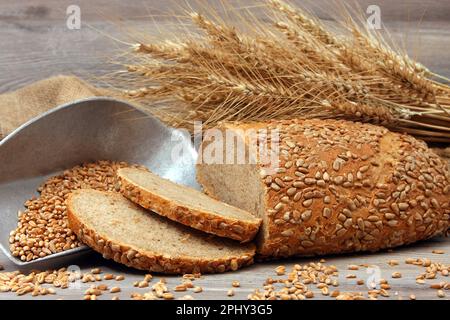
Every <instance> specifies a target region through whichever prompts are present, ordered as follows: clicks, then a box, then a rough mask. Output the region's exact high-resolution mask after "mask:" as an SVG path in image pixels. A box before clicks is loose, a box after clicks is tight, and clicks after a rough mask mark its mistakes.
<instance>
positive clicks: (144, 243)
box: [67, 189, 255, 274]
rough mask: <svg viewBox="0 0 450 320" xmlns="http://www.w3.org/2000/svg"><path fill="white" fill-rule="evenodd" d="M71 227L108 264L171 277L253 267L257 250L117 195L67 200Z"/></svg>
mask: <svg viewBox="0 0 450 320" xmlns="http://www.w3.org/2000/svg"><path fill="white" fill-rule="evenodd" d="M67 211H68V219H69V226H70V228H71V229H72V230H73V231H74V232H75V234H76V235H77V236H78V238H79V239H80V240H81V241H83V242H84V243H85V244H87V245H88V246H90V247H91V248H93V249H94V250H95V251H97V252H99V253H101V254H103V257H104V258H106V259H113V260H114V261H116V262H119V263H122V264H125V265H127V266H130V267H133V268H137V269H141V270H148V271H154V272H163V273H171V274H184V273H198V272H199V273H215V272H224V271H228V270H236V269H238V268H240V267H243V266H247V265H250V264H252V263H253V256H254V254H255V247H254V245H253V244H239V243H237V242H235V241H232V240H227V239H223V238H218V237H214V236H211V235H207V234H205V233H202V232H198V231H196V230H193V229H190V228H187V227H185V226H183V225H181V224H178V223H176V222H173V221H170V220H168V219H165V218H163V217H160V216H159V215H157V214H154V213H151V212H148V211H146V210H144V209H143V208H141V207H139V206H137V205H136V204H134V203H132V202H131V201H129V200H127V199H126V198H124V197H123V196H122V195H121V194H119V193H110V192H102V191H95V190H88V189H83V190H78V191H75V192H74V193H72V194H71V195H70V196H69V198H68V199H67Z"/></svg>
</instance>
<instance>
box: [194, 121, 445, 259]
mask: <svg viewBox="0 0 450 320" xmlns="http://www.w3.org/2000/svg"><path fill="white" fill-rule="evenodd" d="M220 129H221V130H222V131H223V132H225V130H231V132H234V133H235V134H236V135H237V136H238V137H240V139H242V140H243V141H244V142H245V143H246V144H247V146H248V145H249V144H251V143H253V142H251V140H250V139H249V134H248V132H249V129H253V130H259V129H265V130H267V132H268V134H269V133H270V132H274V130H275V129H277V130H278V132H279V139H280V144H279V147H280V153H279V162H277V164H276V166H275V170H274V171H271V170H269V167H268V164H262V163H260V161H259V162H258V161H257V163H256V164H251V163H248V164H211V163H209V164H208V163H206V161H205V159H204V158H205V157H202V152H203V151H204V150H205V149H207V148H206V147H207V146H208V145H209V144H210V143H211V141H209V140H207V139H206V140H204V142H203V143H202V147H201V150H200V156H201V163H199V164H198V166H197V178H198V181H199V183H200V184H201V185H202V186H203V188H204V191H205V192H206V193H207V194H209V195H211V196H213V197H216V198H218V199H221V200H222V201H224V202H227V203H229V204H231V205H234V206H237V207H239V208H243V209H245V210H247V211H249V212H253V213H254V214H255V215H256V216H258V217H261V218H262V219H263V224H262V227H261V230H260V232H259V234H258V236H257V252H258V253H259V254H260V255H261V256H262V257H287V256H293V255H317V254H330V253H343V252H357V251H376V250H380V249H383V248H392V247H396V246H400V245H405V244H408V243H412V242H415V241H418V240H422V239H427V238H430V237H433V236H435V235H438V234H441V233H443V232H445V231H446V230H447V228H448V227H449V221H450V220H449V217H450V175H449V171H448V168H447V165H446V163H444V161H443V160H442V159H441V158H440V157H438V156H437V155H436V154H435V153H434V152H432V151H431V150H430V149H428V148H427V146H426V145H425V143H423V142H420V141H418V140H416V139H414V138H413V137H411V136H409V135H404V134H398V133H393V132H390V131H389V130H387V129H385V128H383V127H378V126H374V125H369V124H361V123H353V122H347V121H340V120H317V119H315V120H286V121H273V122H270V123H254V124H239V123H227V124H223V125H222V126H221V128H220ZM250 132H251V131H250ZM224 136H225V134H224ZM236 145H237V144H236ZM269 147H270V144H269ZM202 162H203V163H202Z"/></svg>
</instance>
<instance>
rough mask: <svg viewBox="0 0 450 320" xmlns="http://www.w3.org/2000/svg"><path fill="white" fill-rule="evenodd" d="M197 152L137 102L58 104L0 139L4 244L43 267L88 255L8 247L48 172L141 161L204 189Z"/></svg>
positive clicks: (78, 250) (1, 240)
mask: <svg viewBox="0 0 450 320" xmlns="http://www.w3.org/2000/svg"><path fill="white" fill-rule="evenodd" d="M196 158H197V153H196V151H195V148H194V146H193V144H192V142H191V139H190V136H189V135H188V134H184V133H183V132H182V131H179V130H176V129H173V128H169V127H167V126H165V125H164V124H162V123H161V122H160V121H158V120H157V119H155V118H154V117H152V116H150V115H148V114H146V113H144V112H143V111H140V110H138V109H136V108H135V107H133V106H132V105H130V104H128V103H125V102H122V101H118V100H114V99H111V98H90V99H84V100H80V101H76V102H73V103H69V104H66V105H62V106H60V107H57V108H56V109H53V110H51V111H49V112H47V113H45V114H43V115H41V116H39V117H38V118H35V119H33V120H31V121H29V122H28V123H26V124H24V125H22V126H21V127H20V128H18V129H17V130H15V131H14V132H13V133H11V134H10V135H9V136H7V137H6V138H5V139H4V140H2V141H1V142H0V248H1V249H2V250H3V251H4V253H5V254H6V255H7V256H8V257H9V258H10V259H11V260H12V261H13V262H14V263H15V264H17V265H19V266H23V267H33V268H38V267H39V268H42V267H44V266H46V265H49V264H50V263H51V264H63V263H66V262H67V260H68V259H69V258H70V259H72V258H74V257H75V256H78V255H80V254H84V253H85V252H87V251H89V250H90V249H89V248H88V247H86V246H83V247H79V248H75V249H71V250H67V251H63V252H60V253H56V254H53V255H49V256H47V257H44V258H40V259H37V260H33V261H30V262H23V261H21V260H20V259H18V258H16V257H13V256H12V255H11V253H10V250H9V234H10V231H11V230H14V229H15V228H16V226H17V221H18V217H17V213H18V211H19V210H22V211H23V210H24V202H25V201H26V200H27V199H30V198H31V197H32V196H33V195H37V191H36V189H37V188H38V187H39V185H40V184H42V183H43V182H44V181H45V180H46V179H47V178H48V177H50V176H53V175H57V174H58V173H60V172H61V171H63V170H65V169H69V168H71V167H73V166H76V165H78V164H81V163H83V162H91V161H96V160H114V161H126V162H128V163H130V164H141V165H144V166H146V167H148V168H150V169H151V170H152V171H153V172H155V173H156V174H158V175H160V176H162V177H164V178H167V179H170V180H172V181H174V182H178V183H181V184H185V185H188V186H191V187H194V188H197V189H199V186H198V184H197V183H196V180H195V161H196Z"/></svg>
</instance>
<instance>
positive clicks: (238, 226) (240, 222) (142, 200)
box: [118, 168, 261, 242]
mask: <svg viewBox="0 0 450 320" xmlns="http://www.w3.org/2000/svg"><path fill="white" fill-rule="evenodd" d="M118 176H119V179H120V184H121V187H120V191H121V192H122V194H123V195H124V196H125V197H127V198H128V199H130V200H131V201H133V202H134V203H137V204H139V205H141V206H142V207H144V208H146V209H150V210H152V211H154V212H156V213H158V214H160V215H162V216H165V217H167V218H169V219H172V220H174V221H177V222H180V223H182V224H184V225H187V226H190V227H192V228H195V229H198V230H201V231H204V232H208V233H212V234H215V235H218V236H222V237H227V238H231V239H234V240H239V241H241V242H247V241H250V240H252V239H253V238H254V237H255V235H256V233H257V232H258V229H259V226H260V224H261V219H259V218H256V217H254V216H253V215H252V214H251V213H249V212H247V211H244V210H242V209H239V208H236V207H233V206H231V205H228V204H226V203H223V202H220V201H217V200H215V199H213V198H210V197H208V196H207V195H205V194H203V193H202V192H200V191H197V190H195V189H192V188H188V187H185V186H182V185H179V184H176V183H173V182H171V181H169V180H166V179H163V178H161V177H159V176H157V175H155V174H153V173H151V172H150V171H147V170H143V169H137V168H127V169H125V168H124V169H123V170H119V171H118Z"/></svg>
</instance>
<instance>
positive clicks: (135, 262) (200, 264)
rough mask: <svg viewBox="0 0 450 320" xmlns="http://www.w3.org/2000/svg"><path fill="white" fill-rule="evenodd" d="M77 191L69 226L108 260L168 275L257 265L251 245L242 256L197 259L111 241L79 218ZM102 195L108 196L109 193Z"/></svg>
mask: <svg viewBox="0 0 450 320" xmlns="http://www.w3.org/2000/svg"><path fill="white" fill-rule="evenodd" d="M77 192H80V191H75V192H74V193H72V194H70V195H69V197H68V199H67V200H66V203H67V216H68V221H69V227H70V229H71V230H72V231H73V232H74V233H75V234H76V235H77V237H78V239H79V240H81V241H82V242H83V243H84V244H86V245H87V246H89V247H91V248H92V249H94V250H95V251H97V252H98V253H100V254H102V255H103V258H105V259H112V260H114V261H116V262H118V263H121V264H124V265H126V266H128V267H132V268H135V269H139V270H146V271H151V272H161V273H166V274H187V273H202V274H206V273H222V272H226V271H235V270H237V269H239V268H242V267H245V266H249V265H251V264H253V262H254V260H253V258H254V255H255V248H254V246H253V245H250V247H249V251H248V253H246V254H244V255H241V256H229V257H223V258H220V259H198V258H193V257H189V256H184V257H172V256H170V255H167V254H160V253H155V252H150V251H146V250H143V249H140V248H136V247H133V246H130V245H128V244H126V243H123V242H117V241H112V240H111V239H109V238H108V236H106V235H101V234H99V233H97V232H96V231H95V228H93V227H92V226H89V225H88V224H87V223H85V222H83V221H82V219H80V218H79V217H78V215H77V213H76V212H75V210H74V206H73V197H74V195H75V194H76V193H77ZM97 192H101V191H97ZM102 193H104V194H107V192H102Z"/></svg>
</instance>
